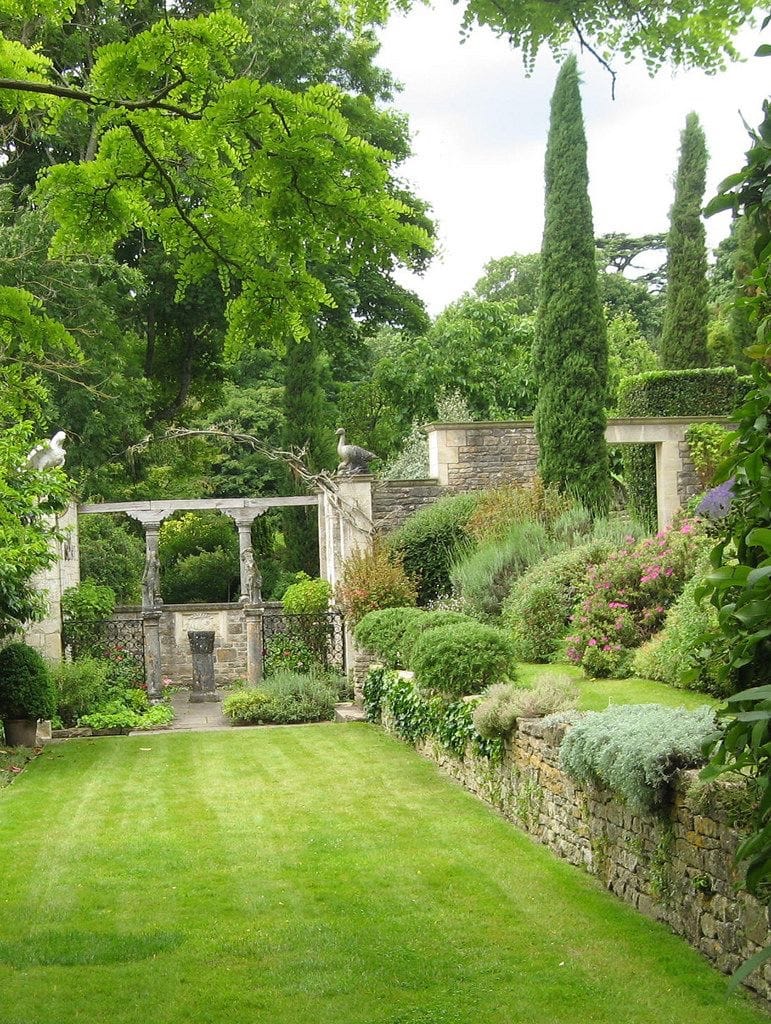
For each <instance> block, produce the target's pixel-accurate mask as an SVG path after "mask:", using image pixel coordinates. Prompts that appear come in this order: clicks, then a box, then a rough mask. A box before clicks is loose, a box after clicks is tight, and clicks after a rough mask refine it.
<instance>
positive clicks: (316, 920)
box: [0, 726, 768, 1024]
mask: <svg viewBox="0 0 771 1024" xmlns="http://www.w3.org/2000/svg"><path fill="white" fill-rule="evenodd" d="M148 748H149V749H148ZM0 830H2V831H1V833H0V834H2V836H3V841H2V845H1V846H0V879H2V898H0V992H2V996H3V998H2V1001H0V1024H22V1022H24V1024H69V1022H70V1021H72V1022H79V1021H110V1022H113V1021H114V1022H116V1024H123V1022H125V1024H138V1022H140V1021H141V1022H142V1024H144V1022H146V1021H148V1020H152V1021H154V1022H160V1024H166V1022H168V1024H181V1022H183V1021H184V1022H196V1024H197V1022H199V1021H200V1022H207V1024H209V1022H212V1024H219V1022H225V1021H227V1022H228V1024H238V1022H241V1021H244V1022H246V1021H249V1022H251V1021H265V1022H266V1024H268V1022H269V1024H275V1022H287V1024H306V1022H308V1024H310V1022H314V1024H315V1022H321V1024H325V1022H329V1024H333V1022H334V1024H345V1022H351V1024H370V1022H376V1024H380V1022H382V1024H472V1022H473V1024H487V1022H489V1024H513V1022H522V1024H525V1022H527V1024H531V1022H532V1024H562V1022H565V1024H567V1022H574V1021H575V1022H578V1021H581V1022H583V1021H587V1022H597V1024H605V1022H607V1024H611V1022H612V1024H617V1022H619V1021H621V1022H624V1024H626V1022H628V1024H653V1022H655V1024H668V1022H672V1024H675V1022H677V1024H681V1022H683V1021H687V1022H689V1024H729V1022H730V1024H757V1022H760V1021H767V1020H768V1018H767V1016H766V1015H765V1014H764V1013H763V1012H762V1011H761V1010H759V1009H757V1008H756V1007H754V1006H752V1005H751V1004H749V1002H748V1001H747V1000H745V999H743V998H735V999H731V1000H727V999H726V995H725V980H724V979H723V978H722V977H721V976H720V975H718V974H717V973H716V972H714V971H712V970H711V969H710V968H709V967H708V966H707V965H706V964H705V962H704V961H703V960H702V958H701V957H699V955H698V954H697V953H695V951H693V950H691V949H689V948H688V947H687V946H686V945H685V944H684V943H683V942H682V941H681V940H679V939H677V938H675V937H674V936H672V935H670V934H669V933H668V931H667V930H666V929H664V928H663V927H661V926H658V925H655V924H653V923H652V922H650V921H647V920H645V919H644V918H642V917H640V916H639V915H637V914H636V913H635V912H634V911H633V910H631V908H629V907H626V906H625V905H623V904H621V903H620V902H619V901H617V900H615V899H614V898H613V897H611V896H610V895H609V894H607V893H606V892H604V891H603V890H602V889H601V888H600V887H599V885H598V884H597V883H596V882H595V881H594V880H592V879H591V878H589V877H588V876H586V875H585V874H583V873H582V872H580V871H578V870H577V869H574V868H571V867H570V866H569V865H566V864H564V863H562V862H560V861H559V860H557V859H556V858H555V857H554V856H553V855H552V854H550V853H549V852H548V851H546V850H544V849H542V848H541V847H539V846H538V845H536V844H535V843H533V842H532V841H531V840H530V839H529V838H528V837H526V836H524V835H522V834H521V833H519V832H518V831H517V830H516V829H514V828H513V827H512V826H510V825H509V824H508V823H506V822H504V821H503V820H502V819H500V818H499V817H498V816H496V815H495V814H494V813H492V812H491V811H490V810H489V809H488V808H486V807H485V806H484V805H482V804H481V803H479V802H478V801H477V800H476V799H475V798H474V797H472V796H471V795H470V794H468V793H466V792H464V791H463V790H461V789H460V788H459V787H457V786H455V785H453V784H452V783H450V782H448V781H447V780H445V779H443V778H442V777H441V776H440V775H439V774H438V772H437V771H436V770H435V769H434V767H433V766H432V765H430V764H428V763H427V762H424V761H422V760H421V759H420V758H418V757H417V755H415V753H414V752H413V751H412V750H410V749H408V748H407V747H405V746H403V745H402V744H400V743H398V742H396V741H395V740H392V739H391V738H389V737H387V736H384V735H383V734H382V733H380V732H379V731H377V730H375V729H373V728H372V727H369V726H345V727H332V726H309V727H303V728H287V729H263V730H245V731H237V730H234V731H232V732H211V733H196V734H171V735H168V734H167V735H153V736H147V737H136V738H134V737H132V738H128V739H123V738H120V739H114V740H97V741H92V742H79V743H70V744H67V745H66V746H61V747H56V748H52V749H50V750H48V751H47V752H46V753H45V754H44V755H43V757H41V758H39V759H38V760H37V761H36V762H35V763H33V765H32V766H31V767H30V769H28V771H27V772H25V774H24V775H23V776H21V777H20V778H19V779H18V780H17V781H16V782H15V783H14V785H13V786H11V787H9V788H8V789H7V790H5V791H4V792H3V794H2V795H1V796H0Z"/></svg>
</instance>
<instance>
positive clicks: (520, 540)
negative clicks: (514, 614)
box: [450, 523, 557, 619]
mask: <svg viewBox="0 0 771 1024" xmlns="http://www.w3.org/2000/svg"><path fill="white" fill-rule="evenodd" d="M556 546H557V545H555V544H554V542H552V541H551V540H550V539H549V536H548V534H547V532H546V528H545V527H544V526H543V525H542V524H541V523H517V524H516V525H515V526H513V527H511V528H510V530H509V532H508V533H507V534H506V536H505V537H504V538H503V539H501V540H496V541H490V542H488V543H487V544H484V545H482V547H480V548H478V549H477V550H476V551H473V552H471V553H470V554H469V555H467V556H466V557H464V558H461V559H459V560H458V561H457V562H455V564H454V565H453V566H452V568H451V570H450V579H451V581H452V586H453V590H454V592H455V593H456V594H458V595H459V596H460V597H461V598H462V599H463V601H464V602H465V603H466V605H467V606H468V608H469V609H470V611H471V612H472V613H474V614H475V615H477V616H478V617H479V618H482V619H495V618H497V617H498V616H499V615H500V613H501V607H502V605H503V602H504V601H505V599H506V598H507V596H508V594H509V591H510V590H511V587H512V584H513V582H514V581H515V580H516V579H517V578H518V577H520V576H521V575H522V574H523V573H524V572H525V571H526V570H527V569H529V568H530V566H531V565H533V564H534V563H535V562H538V561H540V560H541V559H543V558H544V557H545V555H546V554H547V553H551V551H553V550H554V548H555V547H556Z"/></svg>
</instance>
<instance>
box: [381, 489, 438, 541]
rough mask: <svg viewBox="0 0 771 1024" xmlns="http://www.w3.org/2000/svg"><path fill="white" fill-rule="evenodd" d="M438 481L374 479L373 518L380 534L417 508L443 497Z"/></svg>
mask: <svg viewBox="0 0 771 1024" xmlns="http://www.w3.org/2000/svg"><path fill="white" fill-rule="evenodd" d="M442 493H443V488H442V487H440V486H439V481H438V480H433V479H428V480H373V481H372V519H373V522H374V524H375V529H376V530H377V531H378V532H379V533H390V532H391V531H392V530H396V529H397V528H398V527H400V526H401V525H402V523H403V522H404V520H405V519H407V518H408V517H409V516H411V515H412V513H413V512H417V511H418V509H421V508H424V507H425V506H426V505H433V503H434V502H435V501H436V500H437V498H440V497H441V496H442Z"/></svg>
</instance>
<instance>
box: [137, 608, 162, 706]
mask: <svg viewBox="0 0 771 1024" xmlns="http://www.w3.org/2000/svg"><path fill="white" fill-rule="evenodd" d="M142 632H143V633H144V639H145V683H146V685H147V699H148V700H149V701H150V703H151V704H159V703H160V702H161V701H162V700H163V674H162V671H161V613H160V611H157V610H145V611H143V612H142Z"/></svg>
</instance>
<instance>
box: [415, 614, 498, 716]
mask: <svg viewBox="0 0 771 1024" xmlns="http://www.w3.org/2000/svg"><path fill="white" fill-rule="evenodd" d="M411 664H412V669H413V671H414V673H415V679H416V681H417V683H418V685H419V686H420V687H421V689H424V690H428V691H433V692H434V693H441V694H443V695H445V696H446V697H451V698H452V697H454V698H457V697H464V696H466V695H467V694H471V693H479V692H480V691H482V690H484V689H485V688H486V687H488V686H490V685H491V683H503V682H508V681H510V680H512V679H513V678H514V676H515V671H516V666H515V659H514V649H513V647H512V644H511V641H510V640H509V638H508V636H507V635H506V633H504V632H503V630H502V629H496V628H495V627H494V626H485V625H483V624H482V623H481V622H456V623H453V624H452V625H448V626H437V628H436V629H429V630H427V631H426V632H425V633H423V634H422V636H421V637H420V639H419V640H418V642H417V643H416V644H415V649H414V651H413V652H412V657H411Z"/></svg>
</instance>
